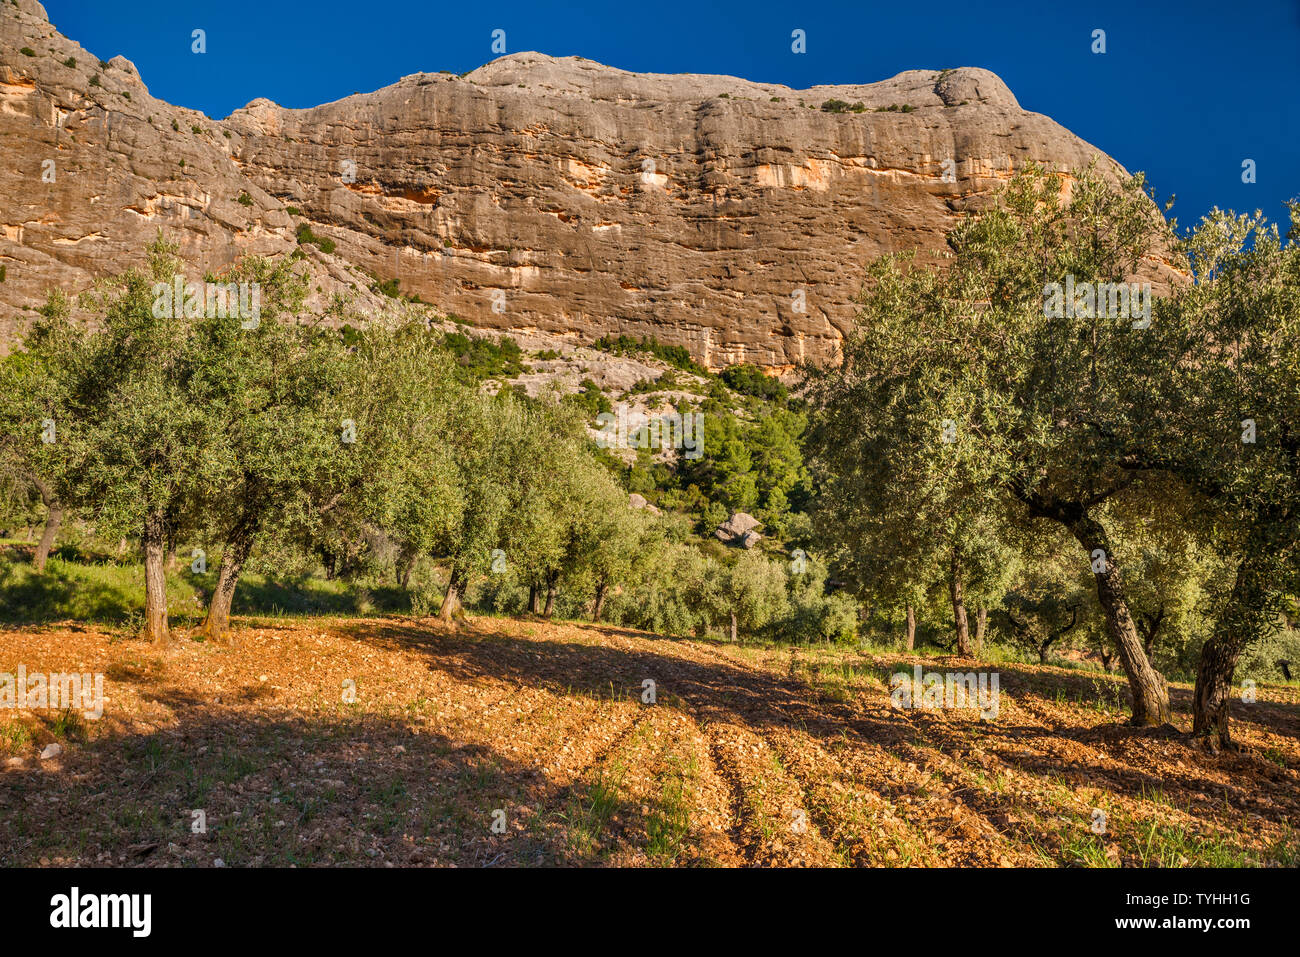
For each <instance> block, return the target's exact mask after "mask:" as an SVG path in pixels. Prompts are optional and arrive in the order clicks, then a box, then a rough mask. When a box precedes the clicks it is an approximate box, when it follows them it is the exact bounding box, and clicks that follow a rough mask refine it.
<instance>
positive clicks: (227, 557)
mask: <svg viewBox="0 0 1300 957" xmlns="http://www.w3.org/2000/svg"><path fill="white" fill-rule="evenodd" d="M253 541H254V533H253V531H252V530H251V529H247V528H243V529H237V530H236V531H235V532H234V533H232V534H231V536H230V539H229V540H228V541H227V542H226V549H225V551H223V552H222V553H221V567H220V568H219V569H218V570H217V588H216V591H214V592H213V593H212V599H211V601H209V602H208V614H207V616H206V617H205V618H204V619H203V626H202V627H201V628H200V631H201V633H202V634H204V635H207V636H208V637H209V638H211V639H212V640H213V641H226V640H228V639H229V637H230V606H231V603H232V602H233V601H234V598H235V586H236V585H237V584H239V574H240V572H242V571H243V569H244V563H245V562H246V561H248V556H249V553H250V552H252V550H253Z"/></svg>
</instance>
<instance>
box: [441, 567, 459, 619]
mask: <svg viewBox="0 0 1300 957" xmlns="http://www.w3.org/2000/svg"><path fill="white" fill-rule="evenodd" d="M464 588H465V582H464V579H463V576H462V575H461V573H460V572H459V571H458V570H457V569H456V568H455V567H453V568H452V570H451V577H450V578H449V579H448V580H447V593H446V594H445V595H443V596H442V607H441V608H440V609H438V617H439V618H440V619H441V620H442V621H451V620H452V619H453V618H460V617H462V616H463V615H464V614H465V610H464V608H463V607H462V606H461V603H460V596H461V594H462V593H463V592H464Z"/></svg>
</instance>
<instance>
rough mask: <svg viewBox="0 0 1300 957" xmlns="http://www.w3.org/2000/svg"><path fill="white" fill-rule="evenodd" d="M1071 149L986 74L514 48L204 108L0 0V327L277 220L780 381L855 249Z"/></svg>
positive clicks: (357, 266) (1075, 151)
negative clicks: (161, 245) (817, 83)
mask: <svg viewBox="0 0 1300 957" xmlns="http://www.w3.org/2000/svg"><path fill="white" fill-rule="evenodd" d="M24 51H26V52H24ZM29 54H34V55H29ZM832 100H839V101H842V102H843V104H845V105H846V106H847V107H848V109H846V110H844V111H843V112H834V111H824V110H822V109H821V106H822V105H823V103H825V102H826V101H832ZM1098 152H1099V151H1097V150H1096V149H1094V148H1093V147H1091V146H1089V145H1088V144H1087V143H1085V142H1083V141H1082V140H1080V139H1079V138H1078V137H1076V136H1074V135H1073V134H1072V133H1070V132H1069V131H1068V130H1066V129H1064V128H1062V127H1061V126H1059V125H1058V124H1056V123H1054V122H1053V121H1052V120H1050V119H1048V118H1047V117H1044V116H1041V115H1039V114H1036V113H1030V112H1027V111H1025V110H1023V109H1021V108H1020V106H1019V104H1018V103H1017V102H1016V99H1015V97H1014V96H1013V95H1012V94H1011V92H1010V91H1009V90H1008V89H1007V87H1006V85H1005V84H1003V83H1002V81H1001V80H999V79H998V78H997V77H996V76H995V75H993V74H992V73H989V72H988V71H986V70H979V69H956V70H945V71H942V72H939V71H933V70H912V71H908V72H906V73H902V74H899V75H898V76H896V77H894V78H892V79H889V80H885V81H882V82H879V83H871V84H865V85H855V86H823V87H813V88H812V89H807V90H792V89H789V88H787V87H783V86H778V85H774V84H763V83H751V82H748V81H745V80H739V79H734V78H731V77H720V76H696V75H677V76H668V75H641V74H633V73H627V72H624V71H622V70H617V69H613V68H611V67H606V66H601V65H599V64H596V63H593V62H590V61H587V60H583V59H581V58H577V57H569V58H563V59H557V58H553V57H548V56H544V55H541V54H537V53H519V54H512V55H510V56H505V57H502V58H501V59H499V60H496V61H494V62H492V63H490V64H488V65H486V66H484V67H481V68H480V69H478V70H475V71H473V72H472V73H469V74H467V75H465V76H463V77H458V76H455V75H452V74H447V73H440V74H418V75H415V76H409V77H406V78H404V79H403V80H401V81H400V82H398V83H396V84H394V85H393V86H390V87H386V88H384V89H382V90H379V91H377V92H374V93H369V94H359V95H354V96H350V97H348V98H346V99H343V100H340V101H338V102H336V103H328V104H325V105H323V106H318V107H315V108H313V109H309V110H290V109H284V108H281V107H279V106H276V105H275V104H274V103H271V102H270V101H268V100H256V101H254V102H253V103H250V104H249V105H248V106H247V107H245V108H243V109H241V110H238V111H236V112H235V113H234V114H232V115H231V116H230V117H228V118H227V119H225V120H223V121H215V120H212V119H209V118H208V117H206V116H204V115H202V114H200V113H197V112H195V111H193V110H186V109H182V108H179V107H174V106H171V105H169V104H167V103H164V102H162V101H160V100H157V99H155V98H154V97H152V96H151V95H150V94H149V92H148V90H147V89H146V88H145V86H144V83H143V82H142V80H141V78H140V77H139V75H138V74H137V72H136V70H135V68H134V67H133V66H132V64H131V63H130V62H129V61H127V60H125V59H124V58H121V57H118V58H116V59H114V60H112V61H111V62H109V63H107V64H100V63H99V62H98V61H97V60H96V59H95V58H94V57H92V56H91V55H90V54H88V53H87V52H86V51H85V50H83V49H82V48H81V47H80V46H79V45H78V44H77V43H75V42H73V41H72V40H69V39H67V38H65V37H63V36H62V35H60V34H59V33H58V32H57V31H56V30H55V29H54V27H52V26H51V25H50V24H49V22H48V20H47V19H46V16H45V11H44V9H43V8H42V7H41V6H40V4H39V3H36V2H35V0H17V4H16V5H14V3H13V2H12V0H2V2H0V153H2V154H3V162H0V220H2V221H0V227H2V228H3V236H2V237H0V265H3V266H5V267H6V270H5V272H6V275H5V281H4V282H3V283H0V320H3V321H4V323H5V325H4V326H0V338H6V337H9V338H11V337H12V336H13V334H14V319H13V317H14V316H15V315H20V313H19V310H20V309H21V308H24V307H28V306H30V305H32V304H33V303H36V302H37V301H39V300H40V299H42V298H43V297H44V292H45V290H46V289H47V288H48V287H51V286H60V287H63V288H66V289H68V290H70V291H76V290H78V289H80V288H84V287H85V286H87V285H89V284H90V282H91V281H93V279H94V278H96V277H97V276H100V275H103V274H106V273H109V272H112V271H116V270H118V269H120V268H122V267H124V266H125V265H127V264H130V263H133V262H136V261H138V260H139V259H140V256H141V250H142V248H143V246H144V245H145V244H146V243H147V242H148V241H149V240H150V239H152V238H153V236H154V235H155V233H156V232H157V230H158V229H159V228H160V227H161V228H162V229H163V231H164V233H165V234H166V235H168V236H169V238H173V239H176V240H178V241H179V242H180V243H181V247H182V254H183V255H184V256H186V258H187V259H188V260H189V261H191V262H192V263H194V265H195V267H196V271H197V270H198V269H205V270H215V269H219V268H220V267H221V266H222V265H223V264H226V263H228V262H230V261H231V260H232V259H233V258H234V257H236V256H237V255H239V254H241V253H244V252H275V251H282V250H286V249H290V248H293V247H294V246H295V239H294V231H295V229H296V228H297V227H298V226H299V225H301V224H302V223H304V222H305V223H307V224H308V225H309V226H310V228H311V230H312V231H313V232H314V233H315V234H316V235H318V236H322V237H327V238H329V239H331V240H333V241H334V242H335V243H336V248H335V250H334V253H333V254H332V255H325V254H323V253H320V252H319V251H316V250H314V249H313V250H311V251H310V252H311V260H312V265H313V272H314V274H315V277H316V278H317V280H318V282H317V285H318V286H319V289H320V295H321V296H328V295H331V294H333V293H335V292H339V291H348V290H351V291H352V292H353V293H354V294H355V295H357V296H360V297H361V298H362V299H363V300H364V298H365V297H366V296H368V295H369V293H368V292H367V290H366V287H367V285H368V282H369V279H368V276H373V277H378V278H383V279H388V278H393V277H396V278H398V279H399V280H400V283H401V286H400V288H401V290H402V292H404V293H407V294H419V296H420V297H421V298H422V299H423V300H424V301H426V302H430V303H432V304H434V305H435V306H436V307H438V308H439V309H441V310H443V311H445V312H448V313H454V314H456V315H459V316H461V317H463V318H465V319H467V320H469V321H470V322H472V323H474V324H476V325H479V326H487V327H492V328H499V329H503V330H506V329H508V330H516V331H528V332H538V333H547V334H550V335H558V336H562V337H570V338H571V339H572V340H574V341H575V342H583V341H590V340H593V339H595V338H596V337H598V336H600V335H603V334H606V333H611V334H615V335H617V334H619V333H627V334H630V335H635V336H641V335H653V336H655V337H657V338H658V339H660V340H661V341H664V342H667V343H672V344H681V345H685V346H687V347H689V348H690V350H691V352H692V353H693V354H694V355H695V357H696V358H697V359H699V360H701V361H702V362H704V363H705V364H706V365H708V366H711V367H713V368H718V367H721V366H725V365H727V364H729V363H733V362H741V361H747V362H754V363H757V364H758V365H761V366H765V367H768V368H770V369H773V370H776V371H783V370H788V369H790V368H791V367H792V366H793V365H794V364H795V363H797V362H798V361H800V360H802V359H805V358H808V359H816V360H822V359H826V358H829V357H831V356H833V355H834V354H835V351H836V349H837V346H838V343H839V341H840V339H841V338H842V336H843V334H844V332H845V330H846V329H847V328H848V326H849V324H850V322H851V320H852V316H853V314H854V305H853V298H854V296H855V295H856V294H857V293H858V291H859V289H860V283H861V275H862V267H863V265H864V264H865V263H866V262H867V261H868V260H870V259H871V258H873V257H875V256H877V255H879V254H880V253H883V252H886V251H889V250H899V249H913V248H914V249H918V250H920V251H921V253H922V255H923V256H925V255H933V254H934V253H935V252H936V251H937V250H939V249H940V248H941V247H942V245H943V238H944V234H945V231H946V230H947V229H948V228H949V227H950V226H951V224H952V223H953V221H954V218H955V217H956V216H957V215H958V214H960V213H961V212H962V211H963V210H965V209H968V208H970V207H971V206H972V204H977V203H979V202H981V201H982V200H983V199H985V198H986V197H987V196H988V195H989V193H990V191H991V190H993V189H994V188H996V187H997V186H998V184H999V183H1000V182H1001V181H1002V180H1004V179H1005V178H1007V177H1008V176H1009V175H1010V174H1011V173H1012V171H1014V170H1015V169H1017V168H1019V167H1020V166H1022V165H1024V164H1025V163H1027V162H1029V161H1038V162H1041V163H1045V164H1047V165H1049V166H1050V167H1053V168H1056V169H1062V170H1064V169H1070V168H1075V167H1079V166H1082V165H1086V164H1087V163H1088V162H1089V161H1090V160H1091V159H1093V158H1094V156H1097V155H1098ZM1100 161H1101V163H1102V164H1103V165H1104V166H1107V167H1109V168H1112V169H1115V170H1116V171H1118V170H1119V167H1118V166H1117V165H1116V164H1114V162H1113V161H1112V160H1110V159H1108V158H1106V157H1104V156H1102V157H1101V158H1100ZM51 169H52V170H53V175H51Z"/></svg>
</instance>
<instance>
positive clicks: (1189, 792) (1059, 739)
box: [0, 618, 1300, 867]
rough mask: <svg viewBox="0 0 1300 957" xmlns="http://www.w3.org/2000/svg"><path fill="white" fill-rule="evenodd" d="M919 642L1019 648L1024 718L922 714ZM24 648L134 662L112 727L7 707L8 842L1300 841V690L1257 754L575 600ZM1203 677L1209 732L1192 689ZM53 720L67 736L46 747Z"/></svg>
mask: <svg viewBox="0 0 1300 957" xmlns="http://www.w3.org/2000/svg"><path fill="white" fill-rule="evenodd" d="M917 663H919V664H922V665H924V666H925V668H926V669H928V670H935V671H973V670H988V671H996V672H998V673H999V675H1000V691H1001V694H1000V706H999V713H998V715H997V718H996V720H994V721H992V722H986V721H981V720H980V719H979V717H978V714H977V712H975V711H969V710H955V711H954V710H936V711H925V710H901V709H896V708H892V707H891V706H890V699H889V690H888V676H889V675H890V674H891V673H893V672H895V671H900V670H910V669H911V666H912V665H913V664H917ZM20 664H22V665H24V666H25V667H26V669H27V671H28V672H29V673H31V672H35V671H44V672H60V671H63V672H68V671H74V670H75V671H79V672H85V671H91V672H94V671H100V672H103V673H104V675H105V688H104V690H105V697H106V699H107V700H106V702H105V705H104V716H103V718H102V719H100V720H98V721H84V720H77V719H75V718H70V717H68V716H67V715H60V714H58V713H53V712H32V711H22V710H20V711H13V710H9V711H7V712H5V711H0V864H3V865H15V864H17V865H55V866H63V865H85V864H115V865H122V864H126V865H141V866H178V865H189V866H204V867H210V866H223V865H224V866H232V867H233V866H248V865H258V864H280V865H284V864H291V865H299V866H306V865H321V864H340V863H342V864H359V865H371V866H403V865H443V866H473V867H478V866H512V865H555V864H587V863H599V864H614V865H688V866H689V865H721V866H744V865H832V866H834V865H854V866H862V865H867V866H932V865H940V866H942V865H947V866H1024V865H1040V866H1041V865H1078V864H1085V865H1098V866H1108V865H1123V866H1142V865H1148V866H1154V865H1165V866H1188V865H1190V866H1195V865H1233V864H1288V865H1295V864H1296V863H1297V854H1298V853H1300V843H1298V842H1297V837H1296V835H1295V834H1294V833H1293V832H1292V830H1291V828H1290V825H1289V823H1288V822H1290V821H1294V820H1296V819H1297V818H1298V817H1300V791H1298V790H1297V782H1298V779H1300V690H1297V689H1296V688H1295V687H1285V688H1262V689H1261V690H1260V694H1259V701H1258V702H1257V703H1255V704H1253V705H1244V704H1240V703H1235V704H1234V717H1235V718H1236V723H1235V734H1236V737H1237V739H1238V740H1239V741H1240V742H1241V743H1242V744H1243V745H1244V746H1245V747H1244V749H1243V750H1242V751H1241V752H1240V753H1231V754H1228V753H1225V754H1219V755H1210V754H1207V753H1205V752H1203V751H1201V750H1199V749H1197V748H1195V747H1193V746H1191V745H1189V744H1188V743H1187V742H1186V740H1185V739H1184V738H1183V737H1181V736H1178V735H1174V734H1172V733H1170V732H1169V731H1168V730H1166V731H1163V732H1161V731H1135V730H1131V729H1128V728H1125V727H1122V726H1121V725H1120V724H1119V720H1120V717H1121V714H1120V711H1119V703H1120V702H1121V701H1123V685H1122V683H1121V682H1120V681H1119V680H1117V679H1115V678H1112V677H1109V676H1104V675H1099V674H1092V673H1088V672H1083V671H1075V670H1067V669H1062V668H1053V667H1032V666H1027V665H1019V664H1001V665H983V666H981V665H980V664H978V663H976V662H973V661H957V660H955V659H938V658H921V657H916V658H910V657H905V656H900V655H870V654H866V653H862V652H859V651H857V650H852V649H849V650H843V649H834V650H826V649H811V650H810V649H793V650H792V649H790V648H772V649H761V648H744V647H734V646H726V645H718V644H713V643H709V642H698V641H677V640H668V639H662V638H656V637H655V636H652V635H646V634H642V633H638V632H631V631H626V630H623V629H618V628H611V627H596V626H587V625H579V624H569V623H557V624H551V623H544V622H537V621H512V620H506V619H493V618H477V619H473V620H471V621H469V622H466V623H463V624H461V625H459V626H456V627H450V628H448V627H443V626H440V625H438V624H436V623H433V622H428V621H414V620H406V619H392V618H389V619H375V620H319V619H318V620H311V621H301V620H296V621H283V622H282V621H276V622H266V623H262V625H261V626H258V625H256V624H248V625H246V627H244V628H243V630H242V631H241V642H240V644H239V645H238V646H237V647H234V648H225V647H216V646H213V645H208V644H201V643H196V642H193V641H190V640H188V639H184V638H182V639H181V640H180V641H178V642H177V643H176V645H175V646H174V647H173V648H172V649H170V650H168V651H167V652H165V653H159V652H158V651H156V650H155V649H154V648H153V647H151V646H149V645H146V644H142V643H140V642H138V641H134V640H123V639H121V638H115V637H114V636H112V635H111V634H110V633H108V632H105V631H102V630H99V629H96V628H91V627H82V626H75V625H65V626H59V627H52V628H45V629H24V630H21V631H19V630H8V631H3V632H0V672H10V673H12V672H15V671H16V670H17V667H18V665H20ZM647 680H650V681H653V682H654V692H655V703H653V704H649V703H644V702H643V700H642V697H643V695H644V694H646V693H647V690H648V689H647V686H645V685H644V682H645V681H647ZM353 682H354V683H355V687H354V690H355V700H354V701H350V700H345V698H350V697H351V696H352V691H353V687H352V686H351V685H350V684H349V683H353ZM1171 694H1172V696H1173V699H1174V706H1175V711H1176V718H1177V721H1178V723H1179V725H1180V726H1181V727H1183V728H1187V727H1190V719H1189V716H1188V709H1189V704H1190V689H1189V688H1187V687H1186V686H1175V687H1173V688H1172V689H1171ZM51 742H54V743H58V744H59V745H60V746H61V748H62V752H61V753H60V754H58V755H57V756H53V757H47V758H41V757H40V754H41V751H42V749H44V748H46V746H47V745H49V744H50V743H51ZM195 811H202V812H203V819H204V821H205V823H206V832H205V833H196V832H195V826H196V825H195V821H196V817H195V814H194V812H195ZM1097 811H1100V812H1102V813H1101V815H1099V814H1097V813H1096V812H1097ZM1102 815H1104V818H1103V816H1102ZM1098 829H1100V830H1101V831H1103V833H1095V831H1096V830H1098Z"/></svg>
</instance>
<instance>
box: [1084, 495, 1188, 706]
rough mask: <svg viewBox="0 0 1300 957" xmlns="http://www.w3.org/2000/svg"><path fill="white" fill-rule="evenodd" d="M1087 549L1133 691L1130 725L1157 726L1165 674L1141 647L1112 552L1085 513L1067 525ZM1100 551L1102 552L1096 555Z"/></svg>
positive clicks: (1163, 700) (1165, 698) (1165, 700)
mask: <svg viewBox="0 0 1300 957" xmlns="http://www.w3.org/2000/svg"><path fill="white" fill-rule="evenodd" d="M1067 527H1068V528H1069V529H1070V533H1071V534H1072V535H1074V537H1075V539H1076V540H1077V541H1078V542H1079V544H1080V545H1082V546H1083V547H1084V550H1085V551H1087V553H1088V556H1089V560H1090V561H1097V560H1098V558H1100V561H1101V563H1102V567H1101V570H1099V571H1096V572H1095V573H1094V578H1095V579H1096V581H1097V599H1098V601H1100V602H1101V607H1102V610H1103V611H1104V612H1105V614H1106V630H1107V631H1108V632H1109V633H1110V636H1111V638H1112V639H1113V640H1114V642H1115V647H1116V649H1117V650H1118V653H1119V661H1120V666H1121V667H1122V668H1123V669H1124V674H1125V676H1126V677H1127V678H1128V684H1129V689H1130V691H1131V692H1132V694H1133V724H1135V725H1160V724H1166V723H1167V722H1168V721H1169V716H1170V713H1169V687H1168V685H1167V684H1166V683H1165V679H1164V676H1163V675H1162V674H1160V672H1158V671H1156V669H1155V668H1154V667H1153V666H1152V664H1151V661H1150V659H1149V658H1147V655H1146V652H1145V651H1143V650H1142V639H1141V638H1140V637H1139V636H1138V632H1137V626H1136V625H1135V624H1134V623H1133V615H1132V613H1131V612H1130V611H1129V607H1128V600H1127V598H1126V597H1125V594H1124V576H1123V575H1121V574H1120V569H1119V565H1118V564H1116V562H1115V556H1114V555H1113V554H1112V552H1111V548H1110V539H1109V537H1108V536H1107V535H1106V530H1105V529H1104V528H1103V527H1102V525H1101V523H1100V522H1098V521H1097V520H1096V519H1094V518H1091V517H1090V516H1089V515H1088V514H1087V513H1086V512H1084V513H1082V514H1081V515H1077V516H1075V517H1074V518H1073V520H1072V521H1070V522H1069V523H1068V526H1067ZM1098 551H1100V552H1101V555H1100V556H1096V553H1097V552H1098Z"/></svg>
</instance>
